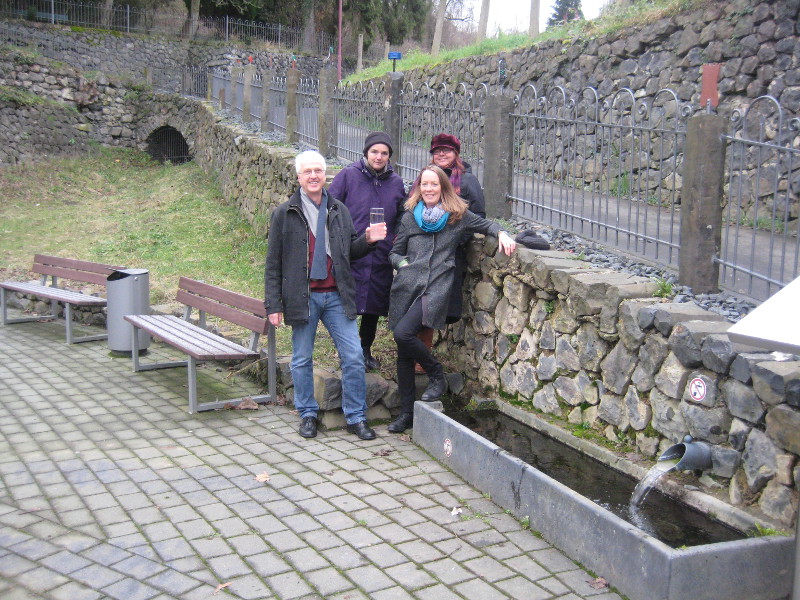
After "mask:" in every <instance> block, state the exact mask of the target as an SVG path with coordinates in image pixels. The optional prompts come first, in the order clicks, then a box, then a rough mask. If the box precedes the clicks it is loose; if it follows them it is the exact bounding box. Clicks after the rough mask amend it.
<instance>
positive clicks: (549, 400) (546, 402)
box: [533, 383, 562, 417]
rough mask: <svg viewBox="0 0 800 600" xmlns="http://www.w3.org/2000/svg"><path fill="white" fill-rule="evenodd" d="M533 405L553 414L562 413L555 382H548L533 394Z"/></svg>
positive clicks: (559, 414) (558, 414)
mask: <svg viewBox="0 0 800 600" xmlns="http://www.w3.org/2000/svg"><path fill="white" fill-rule="evenodd" d="M533 407H534V408H536V409H538V410H540V411H542V412H544V413H548V414H551V415H557V416H559V417H560V416H561V415H562V411H561V407H560V406H559V405H558V399H557V398H556V393H555V390H554V389H553V384H551V383H548V384H547V385H545V386H544V387H543V388H542V389H540V390H539V391H538V392H536V393H535V394H534V395H533Z"/></svg>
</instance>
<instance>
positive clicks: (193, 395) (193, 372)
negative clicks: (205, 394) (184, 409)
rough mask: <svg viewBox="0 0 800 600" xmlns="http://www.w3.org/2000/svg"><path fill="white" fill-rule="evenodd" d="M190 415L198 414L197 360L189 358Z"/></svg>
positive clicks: (192, 357)
mask: <svg viewBox="0 0 800 600" xmlns="http://www.w3.org/2000/svg"><path fill="white" fill-rule="evenodd" d="M188 374H189V414H193V413H196V412H197V359H196V358H195V357H194V356H190V357H189V369H188Z"/></svg>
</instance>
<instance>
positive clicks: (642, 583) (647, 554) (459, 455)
mask: <svg viewBox="0 0 800 600" xmlns="http://www.w3.org/2000/svg"><path fill="white" fill-rule="evenodd" d="M498 408H499V409H500V410H501V411H502V412H504V413H506V414H508V415H509V416H511V417H513V418H515V419H517V420H520V421H522V422H524V423H525V424H526V425H528V426H531V427H533V428H534V429H537V430H539V431H541V432H542V433H544V434H546V435H550V436H551V437H556V438H557V439H559V441H562V442H569V443H568V445H571V446H573V447H576V448H577V449H578V450H580V451H582V452H588V453H590V454H591V455H592V456H593V457H594V458H596V459H599V460H601V462H604V463H605V464H607V465H609V466H612V467H614V468H617V470H620V471H623V472H627V473H628V474H633V473H634V472H635V471H636V469H637V468H638V469H640V470H641V471H642V473H641V474H640V476H641V475H643V474H644V471H645V470H644V469H643V468H641V467H635V466H632V465H628V466H627V467H624V466H622V465H621V464H620V463H621V460H620V459H619V458H618V457H616V456H615V455H613V454H611V453H608V452H606V451H605V450H604V449H602V448H599V447H597V446H594V445H590V444H586V443H585V442H583V440H578V439H577V438H573V437H572V436H569V434H564V432H563V431H562V430H560V429H558V428H556V427H554V426H552V425H550V424H549V423H547V422H546V421H543V420H541V419H539V418H538V417H536V416H535V415H532V414H530V413H526V412H524V411H521V410H519V409H516V408H515V407H513V406H509V405H506V404H504V403H500V406H498ZM567 438H571V440H570V439H567ZM414 441H415V443H417V444H419V445H420V446H422V447H423V448H424V449H425V450H426V451H427V452H429V453H430V454H431V455H432V456H433V457H434V458H436V459H437V460H439V461H440V462H441V463H442V464H444V465H446V466H447V467H448V468H450V469H452V470H453V471H454V472H456V473H458V474H459V475H460V476H462V477H463V478H464V479H466V480H467V481H468V482H469V483H470V484H472V485H474V486H475V487H477V488H478V489H480V490H481V491H483V492H485V493H488V494H491V497H492V500H493V501H494V502H496V503H497V504H499V505H500V506H502V507H504V508H506V509H508V510H510V511H511V512H512V513H513V514H514V516H516V517H517V518H519V519H522V518H526V517H527V518H528V519H530V527H531V529H532V530H535V531H538V532H541V534H542V536H543V537H544V538H545V539H547V540H548V541H549V542H551V543H552V544H554V545H555V546H556V547H558V548H559V549H561V550H562V551H564V552H565V553H566V554H567V555H569V556H570V557H571V558H572V559H574V560H576V561H578V562H580V563H581V564H582V565H583V566H584V567H585V568H587V569H589V570H591V571H593V572H595V573H597V574H598V575H599V576H602V577H604V578H605V579H606V580H607V581H608V582H609V583H610V584H611V585H612V586H614V587H615V588H617V589H618V590H619V591H620V592H621V593H622V594H625V595H626V596H628V597H629V598H630V599H631V600H779V599H783V598H786V597H788V596H789V594H790V593H791V586H792V574H793V557H794V538H793V537H784V536H768V537H757V538H746V539H741V540H735V541H730V542H720V543H716V544H708V545H703V546H694V547H690V548H683V549H674V548H670V547H669V546H667V545H666V544H664V543H663V542H661V541H659V540H657V539H655V538H653V537H651V536H650V535H648V534H647V533H645V532H643V531H641V530H640V529H638V528H636V527H635V526H634V525H631V524H630V523H627V522H626V521H624V520H622V519H621V518H619V517H617V516H616V515H614V514H612V513H611V512H609V511H607V510H606V509H604V508H602V507H601V506H599V505H597V504H595V503H594V502H591V501H590V500H588V499H587V498H585V497H583V496H581V495H580V494H578V493H576V492H574V491H573V490H571V489H570V488H568V487H566V486H565V485H563V484H561V483H559V482H557V481H555V480H554V479H552V478H551V477H549V476H547V475H545V474H544V473H542V472H541V471H539V470H537V469H535V468H534V467H532V466H530V465H528V464H526V463H524V462H523V461H521V460H520V459H518V458H516V457H515V456H513V455H511V454H509V453H508V452H506V451H505V450H503V449H501V448H500V447H498V446H496V445H495V444H493V443H492V442H489V441H488V440H486V439H484V438H483V437H481V436H479V435H478V434H476V433H475V432H473V431H471V430H470V429H468V428H466V427H464V426H463V425H461V424H459V423H457V422H456V421H454V420H453V419H451V418H449V417H447V416H446V415H444V414H443V413H441V412H439V411H438V410H436V408H435V407H432V406H431V405H429V404H426V403H422V402H417V403H416V404H415V409H414ZM601 455H602V456H601ZM615 463H616V464H615ZM640 476H639V478H640ZM662 491H667V493H669V491H668V490H663V489H662ZM687 496H689V497H687ZM681 500H682V501H684V502H687V501H688V503H690V504H691V505H692V506H693V507H695V508H698V509H700V510H701V511H703V512H705V513H706V514H712V513H713V514H714V515H715V516H718V517H719V516H720V514H721V513H722V512H723V511H724V512H725V513H726V514H725V517H726V518H725V519H720V520H723V521H724V522H726V523H727V524H728V525H731V526H734V527H736V528H738V529H741V530H746V529H748V528H750V527H751V526H752V524H753V523H752V519H751V518H749V517H748V516H747V515H746V514H745V513H743V512H741V511H738V510H736V509H734V508H732V507H730V506H728V505H726V504H724V503H721V502H719V501H717V500H716V499H714V498H713V497H711V496H707V495H705V494H702V493H700V492H689V493H688V494H687V493H686V492H685V491H684V494H683V497H682V498H681Z"/></svg>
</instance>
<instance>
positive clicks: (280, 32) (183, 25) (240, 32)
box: [0, 0, 334, 55]
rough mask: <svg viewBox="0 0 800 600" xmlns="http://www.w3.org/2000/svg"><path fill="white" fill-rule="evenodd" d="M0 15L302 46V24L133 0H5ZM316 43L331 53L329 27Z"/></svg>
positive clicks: (315, 46) (318, 49)
mask: <svg viewBox="0 0 800 600" xmlns="http://www.w3.org/2000/svg"><path fill="white" fill-rule="evenodd" d="M0 18H4V19H25V20H28V21H38V22H44V23H53V24H62V25H77V26H81V27H97V28H102V29H110V30H114V31H123V32H126V33H140V34H146V35H163V36H170V37H182V38H190V39H205V40H220V41H226V42H229V41H235V40H238V41H241V42H245V43H252V42H267V43H270V44H274V45H276V46H280V47H283V48H292V49H293V48H300V47H302V46H303V36H304V33H303V30H302V29H301V28H299V27H292V26H288V25H282V24H280V23H262V22H257V21H247V20H241V19H231V18H230V17H200V18H199V19H197V20H196V21H194V20H192V19H190V18H189V17H187V16H186V15H184V14H177V13H174V14H170V13H167V12H164V11H152V10H146V9H141V8H137V7H133V6H130V5H129V4H117V5H114V6H113V7H111V9H109V10H106V9H105V7H104V5H103V4H102V3H92V2H86V3H83V2H71V1H68V0H5V1H4V2H3V3H0ZM312 45H313V50H314V51H315V52H316V53H317V54H319V55H324V54H327V53H328V51H329V49H330V47H331V46H333V45H334V37H333V35H332V34H330V33H327V32H317V33H316V35H315V37H314V41H313V43H312Z"/></svg>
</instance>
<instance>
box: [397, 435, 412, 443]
mask: <svg viewBox="0 0 800 600" xmlns="http://www.w3.org/2000/svg"><path fill="white" fill-rule="evenodd" d="M398 438H399V439H400V441H401V442H410V441H411V436H410V435H406V434H405V433H404V434H403V435H400V436H398Z"/></svg>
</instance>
